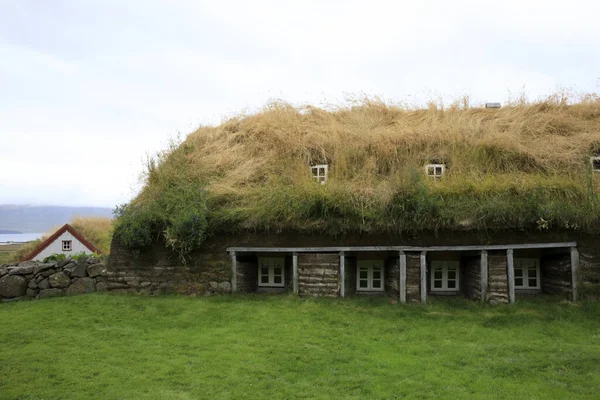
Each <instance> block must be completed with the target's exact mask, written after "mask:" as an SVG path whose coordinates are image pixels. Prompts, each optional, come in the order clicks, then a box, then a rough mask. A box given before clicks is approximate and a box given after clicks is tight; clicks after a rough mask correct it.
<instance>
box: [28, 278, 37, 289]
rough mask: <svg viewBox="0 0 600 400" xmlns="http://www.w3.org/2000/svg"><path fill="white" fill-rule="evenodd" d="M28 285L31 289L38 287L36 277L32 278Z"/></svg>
mask: <svg viewBox="0 0 600 400" xmlns="http://www.w3.org/2000/svg"><path fill="white" fill-rule="evenodd" d="M27 287H28V288H29V289H37V287H38V286H37V282H36V281H35V280H34V279H32V280H30V281H29V284H28V285H27Z"/></svg>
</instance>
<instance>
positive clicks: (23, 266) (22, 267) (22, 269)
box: [8, 261, 35, 275]
mask: <svg viewBox="0 0 600 400" xmlns="http://www.w3.org/2000/svg"><path fill="white" fill-rule="evenodd" d="M34 267H35V263H34V262H33V261H25V262H22V263H20V264H19V266H18V267H16V268H13V269H11V270H10V271H9V273H8V274H9V275H25V274H31V273H33V268H34Z"/></svg>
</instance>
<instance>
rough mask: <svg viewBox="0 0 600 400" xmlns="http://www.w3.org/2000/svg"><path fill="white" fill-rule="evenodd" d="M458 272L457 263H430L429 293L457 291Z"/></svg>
mask: <svg viewBox="0 0 600 400" xmlns="http://www.w3.org/2000/svg"><path fill="white" fill-rule="evenodd" d="M459 270H460V268H459V262H458V261H432V262H431V291H432V292H435V291H440V292H451V291H458V287H459Z"/></svg>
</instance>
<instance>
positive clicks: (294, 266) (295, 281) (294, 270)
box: [292, 252, 298, 294]
mask: <svg viewBox="0 0 600 400" xmlns="http://www.w3.org/2000/svg"><path fill="white" fill-rule="evenodd" d="M292 275H293V276H292V284H293V287H294V294H298V253H296V252H294V253H293V254H292Z"/></svg>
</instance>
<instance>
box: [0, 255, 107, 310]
mask: <svg viewBox="0 0 600 400" xmlns="http://www.w3.org/2000/svg"><path fill="white" fill-rule="evenodd" d="M107 282H108V277H107V270H106V266H105V264H104V263H103V262H101V261H100V260H98V259H96V258H85V257H83V258H80V259H78V260H75V259H66V260H60V261H53V262H47V263H43V262H37V261H24V262H21V263H17V264H4V265H2V266H0V301H14V300H22V299H43V298H47V297H55V296H63V295H73V294H83V293H91V292H95V291H97V290H102V288H103V287H106V285H107Z"/></svg>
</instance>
